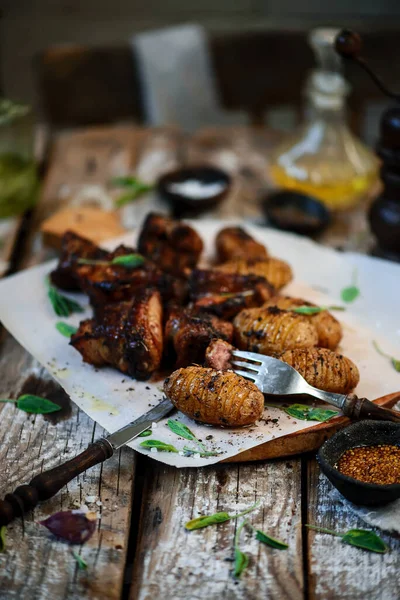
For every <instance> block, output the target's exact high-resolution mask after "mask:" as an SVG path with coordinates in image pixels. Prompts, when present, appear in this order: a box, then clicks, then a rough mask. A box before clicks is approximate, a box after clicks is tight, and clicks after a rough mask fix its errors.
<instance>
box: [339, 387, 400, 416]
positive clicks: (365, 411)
mask: <svg viewBox="0 0 400 600" xmlns="http://www.w3.org/2000/svg"><path fill="white" fill-rule="evenodd" d="M343 414H344V415H345V416H346V417H349V418H350V419H356V420H361V419H375V420H377V421H392V422H393V423H400V411H397V410H391V409H390V408H383V406H379V405H378V404H374V403H373V402H371V401H370V400H367V398H358V396H356V395H355V394H350V395H349V396H347V398H346V402H345V405H344V407H343Z"/></svg>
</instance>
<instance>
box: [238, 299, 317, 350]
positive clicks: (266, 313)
mask: <svg viewBox="0 0 400 600" xmlns="http://www.w3.org/2000/svg"><path fill="white" fill-rule="evenodd" d="M233 325H234V327H235V338H234V339H235V342H236V345H237V347H238V348H240V349H241V350H249V351H251V352H260V354H268V355H277V354H281V353H282V352H284V351H285V350H290V349H292V348H307V347H308V346H316V345H317V343H318V333H317V330H316V328H315V326H314V325H313V324H312V322H311V321H310V319H309V318H308V317H305V316H303V315H297V314H296V313H292V312H287V311H284V310H279V308H276V307H274V306H272V307H270V308H248V309H245V310H242V311H241V312H240V313H239V314H238V315H237V316H236V317H235V319H234V321H233Z"/></svg>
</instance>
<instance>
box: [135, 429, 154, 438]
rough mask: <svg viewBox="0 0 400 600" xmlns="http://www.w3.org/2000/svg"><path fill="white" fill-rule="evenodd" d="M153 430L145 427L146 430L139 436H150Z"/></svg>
mask: <svg viewBox="0 0 400 600" xmlns="http://www.w3.org/2000/svg"><path fill="white" fill-rule="evenodd" d="M152 433H153V432H152V431H151V429H145V431H142V433H139V435H138V437H149V435H151V434H152Z"/></svg>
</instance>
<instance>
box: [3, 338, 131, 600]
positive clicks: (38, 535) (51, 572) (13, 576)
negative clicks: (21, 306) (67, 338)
mask: <svg viewBox="0 0 400 600" xmlns="http://www.w3.org/2000/svg"><path fill="white" fill-rule="evenodd" d="M0 372H1V373H2V378H1V381H0V397H2V398H4V397H10V396H11V397H15V396H16V395H18V394H19V393H21V392H25V393H27V392H30V393H35V394H38V395H43V396H46V397H50V398H52V399H53V400H54V401H55V402H60V403H61V404H62V405H63V406H64V408H63V410H62V411H61V412H62V414H63V416H64V418H65V420H62V421H60V422H59V423H57V424H53V423H52V421H53V420H54V416H48V417H47V418H45V417H43V416H41V415H36V416H34V415H27V414H26V413H24V412H23V411H18V410H17V409H16V408H14V407H13V406H12V405H10V404H5V405H2V406H1V408H0V411H1V419H0V482H1V484H0V493H1V495H2V496H3V495H4V494H5V493H7V492H11V491H12V490H13V489H14V488H15V487H16V486H17V485H20V484H24V483H27V482H28V481H29V480H30V479H31V478H32V477H33V476H34V475H37V474H38V473H40V472H41V470H43V468H50V467H52V466H56V465H58V464H59V463H61V462H63V461H65V460H67V459H68V458H72V457H73V456H74V455H75V454H76V453H78V452H80V451H82V450H83V449H84V448H85V447H86V446H87V445H88V444H89V443H90V442H91V441H92V440H93V439H94V438H97V437H99V436H101V435H103V433H104V431H103V430H102V429H101V428H99V427H96V424H95V423H94V422H93V421H92V420H91V419H90V418H89V417H87V416H86V415H85V414H84V413H82V412H81V411H80V410H79V409H77V407H75V406H74V405H71V403H70V401H69V400H68V397H67V396H66V394H65V393H64V392H63V391H62V389H61V388H60V387H59V386H58V385H56V384H55V383H54V382H53V381H52V380H51V379H50V377H49V376H47V375H46V373H45V371H44V369H42V368H41V367H40V366H39V365H38V363H36V361H34V360H33V359H32V358H31V357H30V356H29V354H28V353H27V352H25V351H24V350H23V349H22V348H21V347H20V346H19V345H18V344H17V342H15V341H14V340H13V339H12V338H11V337H10V336H8V335H3V341H2V346H1V359H0ZM134 472H135V459H134V453H133V451H132V450H130V449H128V448H125V449H123V450H122V451H120V452H118V453H117V454H116V455H115V456H114V457H112V458H111V459H110V460H109V461H107V462H106V463H104V464H103V465H100V466H97V467H94V468H93V469H91V470H89V471H87V472H86V473H84V474H82V475H81V476H79V477H78V478H77V479H76V480H74V481H72V482H71V483H70V484H68V486H67V487H66V488H64V489H63V490H61V492H60V493H59V494H57V495H56V496H55V497H54V498H52V499H51V500H49V501H47V502H44V503H43V504H41V505H39V507H38V508H37V509H36V510H35V511H34V513H28V514H27V515H26V518H25V521H24V523H22V521H20V520H19V521H18V520H17V521H15V522H14V523H13V524H11V525H10V526H9V527H8V530H7V540H8V541H7V551H6V552H5V553H4V554H0V590H1V594H0V595H1V598H2V599H4V600H9V599H10V600H11V599H14V598H20V597H27V598H38V599H39V598H40V599H42V598H43V600H44V599H47V598H64V597H65V598H69V599H78V598H79V599H81V598H90V599H96V600H97V599H98V598H99V599H100V598H102V599H103V598H107V599H112V600H114V599H118V598H120V593H121V589H122V584H123V572H124V564H125V554H126V549H127V539H128V532H129V524H130V511H131V494H132V485H133V480H134ZM90 496H94V497H95V500H96V501H99V502H102V505H101V506H98V505H97V504H96V503H95V502H94V503H93V502H92V503H88V502H87V501H86V500H85V499H86V498H87V497H90ZM85 504H86V505H87V506H88V508H90V509H91V510H94V511H95V512H97V513H98V515H99V517H101V518H99V520H98V527H97V529H96V531H95V533H94V535H93V537H92V538H91V539H90V540H89V542H87V543H86V544H85V545H84V546H83V547H80V546H76V547H74V549H75V550H76V551H77V552H78V553H79V554H81V556H82V557H83V558H84V560H86V562H87V564H88V570H87V571H79V570H78V568H77V564H76V561H75V559H74V558H73V556H72V554H71V548H70V547H69V545H68V544H65V543H63V542H62V541H58V540H57V539H56V538H55V537H54V536H52V535H51V534H49V532H48V531H47V529H45V528H44V527H42V526H41V525H39V524H38V521H40V520H42V519H45V518H46V517H48V516H49V515H51V514H53V513H54V512H56V511H59V510H69V509H76V508H79V507H80V506H82V505H85Z"/></svg>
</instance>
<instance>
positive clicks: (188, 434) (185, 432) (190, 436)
mask: <svg viewBox="0 0 400 600" xmlns="http://www.w3.org/2000/svg"><path fill="white" fill-rule="evenodd" d="M167 425H168V427H169V428H170V430H171V431H172V432H173V433H176V435H179V436H180V437H183V438H185V440H195V439H196V436H195V435H194V433H193V431H191V430H190V429H189V427H187V426H186V425H185V424H184V423H181V422H180V421H175V420H174V419H168V422H167Z"/></svg>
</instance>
